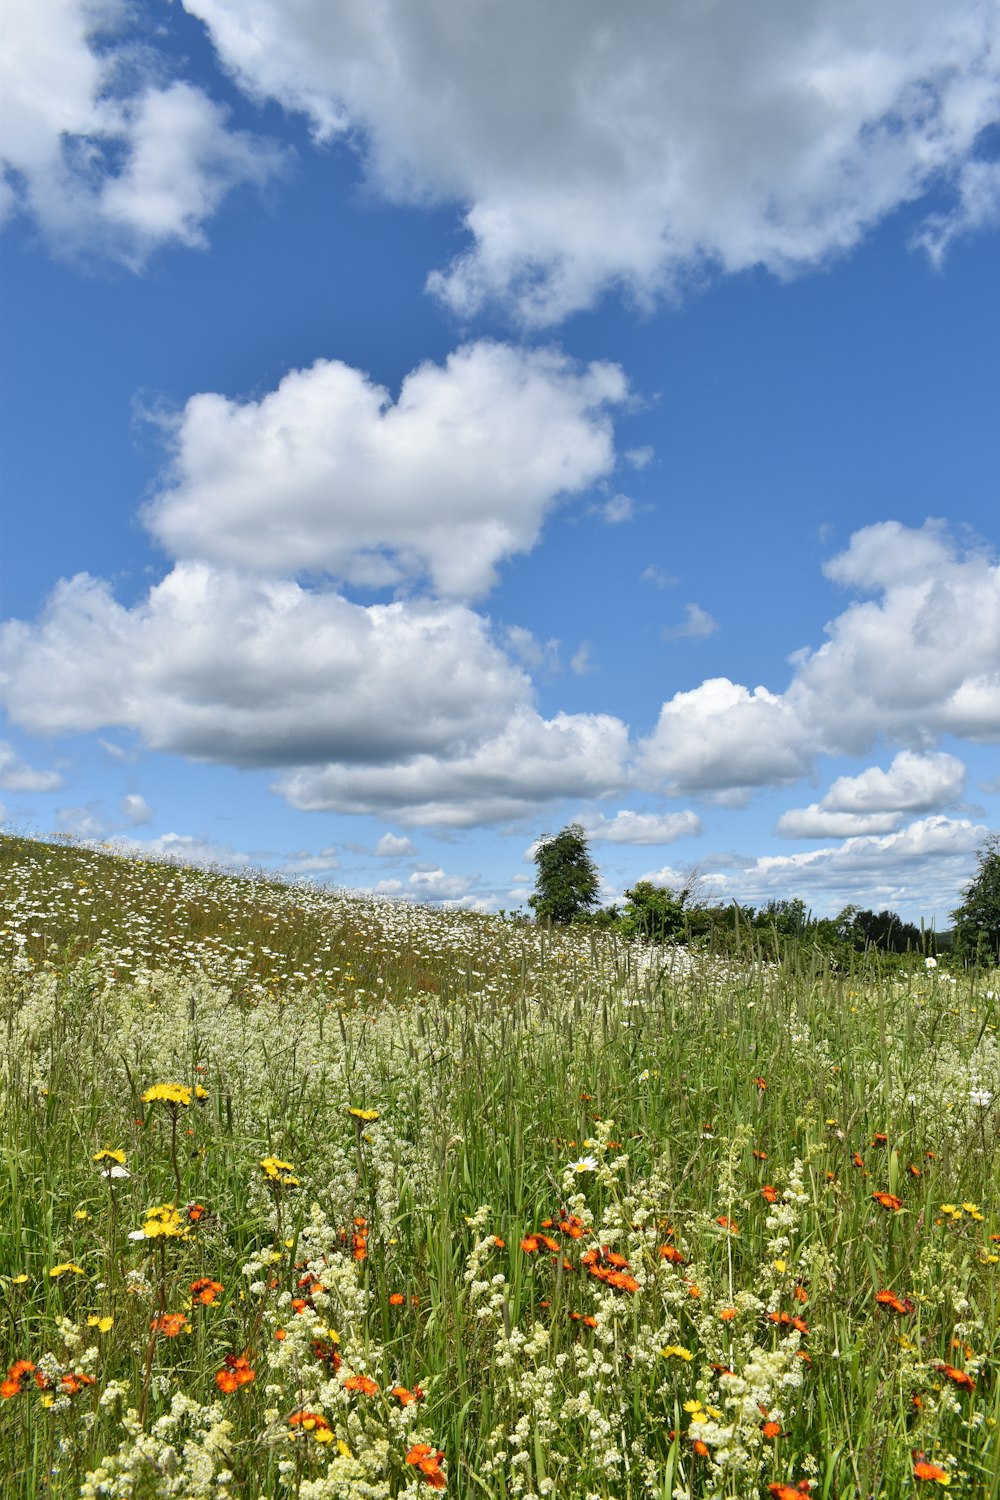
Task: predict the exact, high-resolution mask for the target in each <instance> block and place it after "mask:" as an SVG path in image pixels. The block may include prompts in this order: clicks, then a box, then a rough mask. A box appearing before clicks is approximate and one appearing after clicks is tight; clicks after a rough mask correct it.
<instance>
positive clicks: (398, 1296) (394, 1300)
mask: <svg viewBox="0 0 1000 1500" xmlns="http://www.w3.org/2000/svg"><path fill="white" fill-rule="evenodd" d="M405 1301H406V1298H405V1297H404V1296H403V1294H402V1292H392V1293H390V1295H389V1306H390V1307H402V1305H403V1303H404V1302H405Z"/></svg>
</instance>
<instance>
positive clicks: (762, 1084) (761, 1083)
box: [754, 1078, 767, 1093]
mask: <svg viewBox="0 0 1000 1500" xmlns="http://www.w3.org/2000/svg"><path fill="white" fill-rule="evenodd" d="M754 1083H755V1084H756V1085H757V1087H758V1088H759V1089H760V1091H761V1093H763V1092H764V1090H765V1089H766V1088H767V1079H766V1078H755V1079H754Z"/></svg>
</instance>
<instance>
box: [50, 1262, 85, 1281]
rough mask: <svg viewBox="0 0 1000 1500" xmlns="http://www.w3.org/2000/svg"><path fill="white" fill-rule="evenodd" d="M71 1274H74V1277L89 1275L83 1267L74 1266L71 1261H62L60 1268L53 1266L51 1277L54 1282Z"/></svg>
mask: <svg viewBox="0 0 1000 1500" xmlns="http://www.w3.org/2000/svg"><path fill="white" fill-rule="evenodd" d="M70 1274H72V1275H73V1276H86V1274H87V1273H86V1271H85V1270H84V1269H83V1267H82V1266H77V1265H74V1263H73V1262H72V1261H71V1260H64V1261H61V1262H60V1264H59V1265H58V1266H53V1267H52V1270H51V1271H50V1272H49V1275H50V1276H51V1277H52V1279H53V1281H57V1280H58V1279H59V1277H60V1276H67V1275H70Z"/></svg>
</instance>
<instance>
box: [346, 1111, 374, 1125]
mask: <svg viewBox="0 0 1000 1500" xmlns="http://www.w3.org/2000/svg"><path fill="white" fill-rule="evenodd" d="M347 1113H348V1114H349V1115H353V1116H354V1118H355V1119H356V1120H364V1121H366V1122H367V1123H369V1124H370V1123H371V1121H372V1120H377V1119H378V1118H379V1112H378V1110H377V1109H349V1110H348V1111H347Z"/></svg>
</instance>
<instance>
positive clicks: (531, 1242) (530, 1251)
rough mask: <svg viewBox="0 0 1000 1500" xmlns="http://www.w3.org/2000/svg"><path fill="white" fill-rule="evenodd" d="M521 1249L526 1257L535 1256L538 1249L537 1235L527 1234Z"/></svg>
mask: <svg viewBox="0 0 1000 1500" xmlns="http://www.w3.org/2000/svg"><path fill="white" fill-rule="evenodd" d="M521 1249H522V1250H523V1251H524V1253H525V1255H534V1253H535V1251H536V1250H537V1249H538V1236H537V1235H535V1234H526V1235H525V1236H524V1239H523V1240H522V1241H521Z"/></svg>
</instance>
